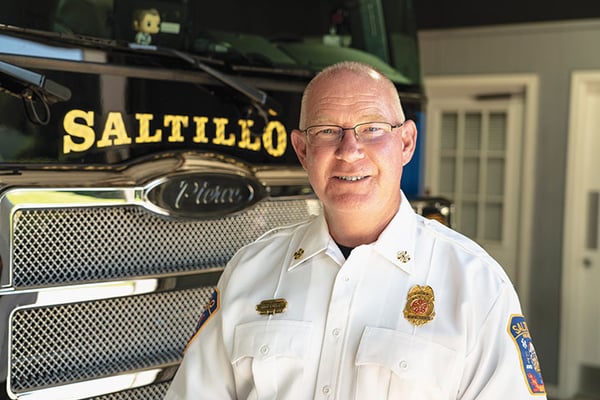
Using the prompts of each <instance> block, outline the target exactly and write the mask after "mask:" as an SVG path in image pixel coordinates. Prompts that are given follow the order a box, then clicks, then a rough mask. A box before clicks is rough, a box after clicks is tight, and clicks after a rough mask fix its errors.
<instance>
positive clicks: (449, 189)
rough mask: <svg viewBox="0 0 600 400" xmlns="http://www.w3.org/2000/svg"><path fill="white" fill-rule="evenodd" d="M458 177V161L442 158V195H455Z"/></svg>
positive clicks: (452, 158) (451, 158)
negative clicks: (456, 177) (456, 178)
mask: <svg viewBox="0 0 600 400" xmlns="http://www.w3.org/2000/svg"><path fill="white" fill-rule="evenodd" d="M455 176H456V159H455V158H454V157H442V160H441V163H440V190H441V192H442V193H454V187H455V178H454V177H455Z"/></svg>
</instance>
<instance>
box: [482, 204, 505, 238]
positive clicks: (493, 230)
mask: <svg viewBox="0 0 600 400" xmlns="http://www.w3.org/2000/svg"><path fill="white" fill-rule="evenodd" d="M485 240H493V241H498V242H499V241H501V240H502V204H498V203H488V204H487V205H486V206H485Z"/></svg>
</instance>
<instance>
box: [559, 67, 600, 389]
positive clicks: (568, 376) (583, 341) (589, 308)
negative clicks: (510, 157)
mask: <svg viewBox="0 0 600 400" xmlns="http://www.w3.org/2000/svg"><path fill="white" fill-rule="evenodd" d="M568 151H569V152H568V160H567V184H566V204H565V229H564V232H565V233H564V241H563V246H564V248H563V273H562V276H563V310H562V321H561V327H562V328H561V329H562V335H561V338H562V339H561V368H560V371H562V373H561V375H560V382H559V386H560V388H561V394H563V395H565V396H571V395H573V394H575V393H576V392H577V390H578V389H580V387H579V385H580V382H581V381H580V376H579V373H580V371H581V368H593V369H596V370H600V289H599V288H600V157H599V154H600V71H596V72H575V73H573V75H572V78H571V107H570V113H569V150H568ZM584 384H585V383H584Z"/></svg>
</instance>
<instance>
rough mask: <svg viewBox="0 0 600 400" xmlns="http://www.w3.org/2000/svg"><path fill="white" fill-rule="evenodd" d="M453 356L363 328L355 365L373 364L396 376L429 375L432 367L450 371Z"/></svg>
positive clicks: (432, 346) (398, 334)
mask: <svg viewBox="0 0 600 400" xmlns="http://www.w3.org/2000/svg"><path fill="white" fill-rule="evenodd" d="M455 361H456V352H455V351H453V350H451V349H449V348H446V347H444V346H442V345H440V344H437V343H434V342H431V341H428V340H425V339H423V338H419V337H418V336H414V335H410V334H407V333H404V332H399V331H395V330H392V329H384V328H372V327H366V328H365V331H364V332H363V335H362V337H361V340H360V345H359V348H358V353H357V354H356V365H367V364H374V365H380V366H384V367H387V368H389V369H390V370H391V371H393V372H394V373H395V374H397V375H400V376H407V375H409V376H416V375H418V374H424V373H425V374H427V373H428V372H429V373H431V371H432V369H433V367H432V366H433V365H447V366H448V368H452V366H453V365H454V363H455Z"/></svg>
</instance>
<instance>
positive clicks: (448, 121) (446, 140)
mask: <svg viewBox="0 0 600 400" xmlns="http://www.w3.org/2000/svg"><path fill="white" fill-rule="evenodd" d="M457 132H458V114H456V113H443V114H442V150H454V149H456V138H457V135H458V134H457Z"/></svg>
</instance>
